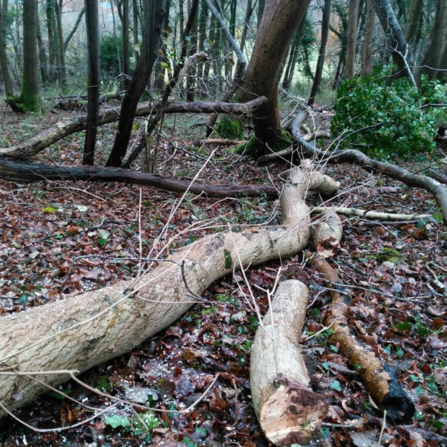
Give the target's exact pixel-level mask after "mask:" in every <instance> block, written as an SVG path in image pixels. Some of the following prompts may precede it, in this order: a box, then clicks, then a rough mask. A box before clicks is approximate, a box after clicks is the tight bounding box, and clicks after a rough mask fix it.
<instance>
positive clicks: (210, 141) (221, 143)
mask: <svg viewBox="0 0 447 447" xmlns="http://www.w3.org/2000/svg"><path fill="white" fill-rule="evenodd" d="M243 142H244V141H242V140H225V139H224V140H222V139H220V138H207V139H205V140H197V141H196V142H195V143H194V144H195V145H196V146H203V145H205V144H215V145H216V146H235V145H237V144H242V143H243Z"/></svg>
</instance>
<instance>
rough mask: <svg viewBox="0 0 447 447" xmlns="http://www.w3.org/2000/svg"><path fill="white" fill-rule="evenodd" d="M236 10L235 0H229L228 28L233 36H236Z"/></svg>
mask: <svg viewBox="0 0 447 447" xmlns="http://www.w3.org/2000/svg"><path fill="white" fill-rule="evenodd" d="M236 11H237V0H231V3H230V26H229V29H230V33H231V35H232V36H233V37H236Z"/></svg>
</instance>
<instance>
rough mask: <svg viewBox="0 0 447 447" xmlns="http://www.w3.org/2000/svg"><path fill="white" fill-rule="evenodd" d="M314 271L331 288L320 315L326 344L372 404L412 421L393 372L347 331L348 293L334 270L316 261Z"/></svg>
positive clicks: (411, 406) (398, 419)
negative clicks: (351, 371)
mask: <svg viewBox="0 0 447 447" xmlns="http://www.w3.org/2000/svg"><path fill="white" fill-rule="evenodd" d="M316 267H317V270H318V271H319V272H320V274H321V276H322V278H323V280H324V282H325V283H326V285H327V286H328V287H329V288H330V294H331V297H332V302H331V304H330V305H329V306H328V308H327V309H326V311H325V312H324V314H323V318H322V324H323V325H324V326H326V327H330V328H331V329H332V331H333V333H332V335H331V336H330V338H329V342H330V343H331V344H333V345H335V346H337V347H338V348H339V349H340V352H341V353H342V354H343V355H344V356H346V358H347V359H348V361H349V362H350V363H351V365H353V366H354V367H355V368H356V369H357V372H358V373H359V375H360V377H361V379H362V381H363V383H364V384H365V386H366V388H367V390H368V392H369V394H370V395H371V397H372V398H373V399H374V402H375V403H376V404H377V405H378V406H380V407H381V408H382V409H383V410H386V412H387V413H386V414H387V416H388V417H389V418H391V419H392V420H394V421H395V422H408V421H410V420H411V419H412V417H413V415H414V412H415V407H414V403H413V401H412V400H411V399H410V397H409V396H408V394H407V393H406V392H405V391H404V389H403V388H402V386H401V385H400V383H399V381H398V372H397V370H396V368H394V367H392V366H390V365H387V364H383V363H382V362H381V361H380V360H379V359H378V358H377V357H376V355H375V354H374V352H373V351H370V350H368V349H367V348H366V347H365V346H363V345H361V344H360V343H359V342H358V341H357V340H356V339H355V338H354V337H353V336H352V335H351V334H350V331H349V325H348V319H347V315H348V311H349V304H350V302H351V297H350V292H349V291H348V290H347V288H345V287H344V286H343V284H342V281H341V280H340V278H339V277H338V275H337V273H336V272H335V271H334V269H333V268H332V267H331V266H330V265H329V263H328V262H327V261H326V260H324V259H321V258H319V259H317V260H316Z"/></svg>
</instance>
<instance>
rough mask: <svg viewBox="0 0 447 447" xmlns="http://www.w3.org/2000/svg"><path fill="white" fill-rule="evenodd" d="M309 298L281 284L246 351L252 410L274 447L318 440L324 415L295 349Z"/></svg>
mask: <svg viewBox="0 0 447 447" xmlns="http://www.w3.org/2000/svg"><path fill="white" fill-rule="evenodd" d="M306 211H307V210H303V212H304V213H305V212H306ZM308 297H309V291H308V289H307V287H306V286H305V285H304V284H303V283H302V282H300V281H296V280H289V281H284V282H283V283H281V284H280V285H279V287H278V289H277V291H276V293H275V297H274V299H273V302H272V304H271V307H270V309H269V311H268V312H267V314H266V315H265V316H264V318H263V319H262V325H261V326H260V327H259V328H258V330H257V331H256V336H255V340H254V343H253V346H252V348H251V361H250V386H251V394H252V397H253V407H254V409H255V412H256V416H257V417H258V420H259V422H260V424H261V428H262V430H263V431H264V433H265V435H266V438H267V439H268V440H269V441H270V442H271V443H272V444H274V445H286V446H288V445H291V444H299V445H302V444H305V445H307V444H308V443H309V442H310V441H311V440H312V439H313V438H314V437H315V436H316V435H317V434H319V428H320V426H321V420H322V419H323V418H324V417H325V416H326V413H327V411H328V404H327V403H326V401H325V400H324V397H323V396H321V395H319V394H316V393H314V392H312V390H311V389H310V388H309V383H310V380H309V376H308V375H307V370H306V365H305V364H304V359H303V356H302V354H301V350H300V346H299V340H300V336H301V333H302V331H303V327H304V322H305V319H306V310H307V301H308Z"/></svg>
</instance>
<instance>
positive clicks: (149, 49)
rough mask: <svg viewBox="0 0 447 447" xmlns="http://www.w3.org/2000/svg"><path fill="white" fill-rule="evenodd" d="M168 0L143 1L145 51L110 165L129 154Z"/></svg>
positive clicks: (123, 108)
mask: <svg viewBox="0 0 447 447" xmlns="http://www.w3.org/2000/svg"><path fill="white" fill-rule="evenodd" d="M166 2H167V0H144V1H143V24H144V26H143V27H142V28H143V39H142V45H141V53H140V57H139V59H138V64H137V67H136V69H135V74H134V76H133V78H132V80H131V81H130V83H129V86H128V88H127V90H126V94H125V95H124V99H123V103H122V106H121V114H120V120H119V124H118V131H117V133H116V137H115V143H114V144H113V148H112V152H111V154H110V156H109V159H108V160H107V166H116V167H118V166H121V162H122V159H123V157H124V155H125V154H126V150H127V145H128V144H129V139H130V135H131V133H132V124H133V119H134V116H135V111H136V109H137V105H138V101H139V100H140V97H141V95H142V94H143V92H144V90H145V88H146V86H147V83H148V81H149V77H150V75H151V73H152V67H153V65H154V62H155V59H156V56H157V55H156V50H157V47H158V44H159V40H160V33H161V26H160V24H162V23H163V17H164V15H165V12H166V6H167V3H166Z"/></svg>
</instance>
